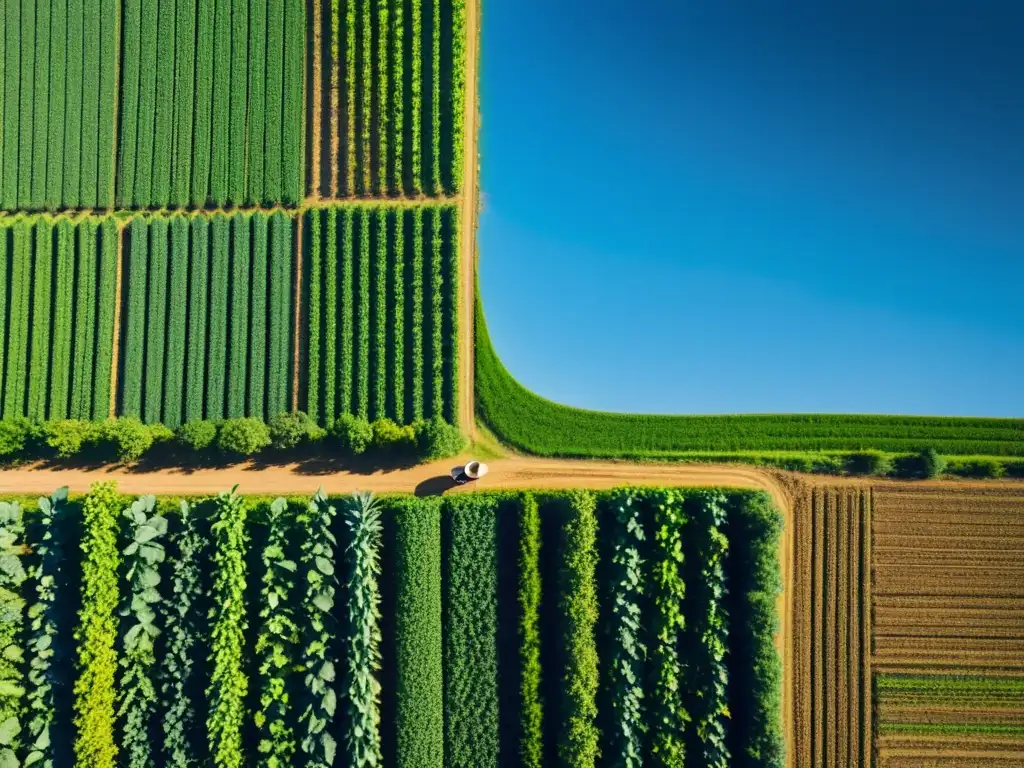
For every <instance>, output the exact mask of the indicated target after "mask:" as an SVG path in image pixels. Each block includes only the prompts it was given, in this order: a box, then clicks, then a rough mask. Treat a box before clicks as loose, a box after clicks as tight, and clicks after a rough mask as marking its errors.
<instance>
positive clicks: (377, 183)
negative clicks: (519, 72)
mask: <svg viewBox="0 0 1024 768" xmlns="http://www.w3.org/2000/svg"><path fill="white" fill-rule="evenodd" d="M311 8H312V13H313V14H314V18H313V19H312V20H311V29H312V33H313V39H312V46H311V47H312V49H313V60H312V63H311V68H310V80H311V82H310V83H309V84H308V88H309V89H310V117H309V120H310V124H311V126H312V130H311V132H310V133H311V143H312V147H311V160H310V168H311V173H310V179H309V193H310V194H311V195H317V196H320V197H325V198H327V197H329V198H337V197H352V196H360V197H365V196H375V197H378V196H407V197H419V196H422V195H427V196H439V195H455V194H458V193H459V192H460V190H461V189H462V185H463V179H462V174H463V153H464V151H465V149H464V137H463V119H462V116H463V111H464V109H465V105H466V88H467V78H466V68H467V64H468V61H467V58H466V56H467V53H466V52H467V35H469V34H471V33H472V31H471V30H469V29H468V28H467V18H468V11H467V2H466V0H383V1H380V2H378V1H376V0H342V2H333V3H327V2H323V1H322V0H318V1H317V2H314V3H312V4H311Z"/></svg>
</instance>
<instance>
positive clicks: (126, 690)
mask: <svg viewBox="0 0 1024 768" xmlns="http://www.w3.org/2000/svg"><path fill="white" fill-rule="evenodd" d="M123 516H124V517H125V518H127V520H128V525H129V528H130V535H131V537H132V542H131V543H130V544H129V545H128V546H127V547H125V549H124V552H123V554H124V560H125V563H126V564H127V566H128V572H127V580H128V584H129V590H128V594H127V595H126V597H125V604H124V605H122V607H121V616H122V622H121V629H122V638H121V648H122V657H121V667H122V668H123V670H124V672H123V673H122V675H121V681H120V700H121V701H120V707H119V708H118V716H119V717H121V718H123V720H122V723H123V725H122V729H121V742H122V743H121V746H122V747H123V748H124V750H125V752H127V763H128V765H130V766H133V768H145V766H148V765H151V764H152V762H153V745H152V741H151V738H150V730H151V727H152V722H153V719H154V714H155V712H156V704H157V685H156V679H155V677H156V676H155V672H156V669H157V659H156V654H155V652H154V650H155V643H156V638H157V637H158V636H159V635H160V632H161V628H160V624H161V622H160V621H159V619H158V618H157V609H159V608H160V605H159V603H161V602H162V600H163V596H162V595H161V594H160V582H161V579H160V564H161V563H163V562H164V560H165V559H166V549H165V547H164V543H163V541H162V540H163V539H164V537H165V536H166V534H167V518H165V517H163V516H162V515H161V514H159V513H158V512H157V510H156V497H154V496H143V497H142V498H140V499H139V500H137V501H136V502H134V503H133V504H132V505H131V506H130V507H129V508H128V509H127V510H125V512H124V515H123Z"/></svg>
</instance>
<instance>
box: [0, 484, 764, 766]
mask: <svg viewBox="0 0 1024 768" xmlns="http://www.w3.org/2000/svg"><path fill="white" fill-rule="evenodd" d="M18 501H19V500H15V499H7V500H4V501H3V502H0V538H2V539H3V540H4V541H5V542H7V544H6V546H8V547H10V548H11V550H10V551H11V552H17V554H14V555H11V554H7V555H6V556H7V557H8V558H10V560H9V562H8V564H7V566H5V568H4V569H3V571H2V573H0V587H2V589H0V602H2V603H3V608H4V610H3V611H0V644H2V645H3V647H2V649H0V650H2V651H3V658H4V659H5V660H8V661H9V660H10V659H12V658H14V656H15V655H16V654H20V653H22V652H23V651H24V650H29V651H30V656H31V659H32V666H31V669H30V670H26V669H25V668H24V667H22V666H20V665H18V664H13V665H12V664H9V663H7V661H5V662H4V663H2V664H0V712H2V713H3V714H4V717H5V718H8V717H12V718H13V723H14V724H16V725H17V726H19V728H20V730H19V729H17V728H13V727H12V726H8V727H7V733H8V734H12V733H13V734H14V735H13V736H9V737H8V738H7V739H6V740H5V741H4V743H3V744H0V750H8V751H10V753H11V755H12V756H16V757H17V758H18V759H19V760H24V761H25V764H31V763H32V762H35V761H42V762H43V764H46V762H47V761H51V760H52V761H54V764H58V765H66V764H71V761H72V760H74V764H76V765H103V766H112V765H115V764H122V763H124V764H129V765H147V764H170V765H178V764H181V765H186V764H202V765H216V766H241V765H254V764H262V763H263V762H264V761H268V760H273V759H274V758H276V759H278V760H281V761H283V764H286V765H295V764H300V763H301V764H303V765H305V764H313V765H331V764H339V763H344V764H351V765H373V764H380V762H381V760H383V761H384V764H388V765H397V766H410V768H412V767H415V768H419V766H424V765H441V764H448V763H449V762H450V763H451V764H452V765H474V766H495V767H496V766H498V765H512V764H517V763H520V762H521V763H522V764H526V765H539V764H556V763H557V764H570V765H583V764H592V762H591V761H592V760H593V758H594V756H596V755H597V753H598V750H600V751H601V754H602V755H603V756H604V758H605V759H607V760H609V761H618V759H619V758H620V757H624V756H627V755H631V754H632V755H636V756H637V757H638V758H643V759H648V760H651V761H652V764H658V765H673V766H674V765H679V764H681V760H682V759H683V755H685V759H686V763H687V764H688V765H701V766H725V765H727V764H732V762H731V760H736V761H740V762H743V761H744V760H746V759H747V758H748V757H752V756H756V757H755V759H756V761H757V763H756V764H758V765H762V766H781V765H782V764H783V762H782V759H783V752H782V726H781V720H780V709H779V702H778V699H777V693H776V694H772V691H774V690H775V689H776V686H777V684H778V680H779V675H780V674H781V667H780V660H779V657H778V655H777V652H776V649H775V647H774V644H773V631H774V626H775V621H776V619H775V616H774V604H775V597H776V595H777V594H778V590H779V570H778V569H779V562H778V554H777V553H778V550H777V538H778V535H779V533H780V530H781V515H780V513H779V512H778V511H777V510H776V509H775V508H774V507H773V506H772V505H771V503H770V501H769V500H768V497H767V496H765V495H762V494H756V493H750V492H728V493H724V492H719V491H713V490H686V489H661V490H659V489H645V490H630V489H621V490H618V491H614V492H608V493H601V494H597V495H595V494H591V493H588V492H585V491H571V492H566V493H556V494H538V495H536V496H535V495H533V494H531V493H528V492H522V493H504V494H474V495H473V496H460V497H455V498H450V499H445V500H442V499H438V498H433V499H415V498H413V497H388V498H384V499H381V500H379V501H378V502H377V503H376V504H375V505H369V504H367V503H366V502H367V500H366V499H363V500H362V502H360V501H359V500H357V499H352V498H342V499H328V498H327V497H326V496H323V495H322V494H319V493H318V494H317V495H316V496H314V497H313V498H312V499H309V498H305V499H300V498H294V499H278V500H274V501H271V500H270V499H259V498H253V499H250V498H246V497H244V496H239V495H237V494H235V493H223V494H221V495H220V496H219V497H216V498H212V499H210V498H206V499H186V500H184V501H182V500H179V499H159V500H158V499H155V498H154V497H152V496H148V497H142V498H139V499H131V498H126V497H123V496H119V495H118V494H117V491H116V488H115V487H114V486H113V484H111V483H99V484H97V485H95V486H94V487H93V488H92V490H91V491H90V492H89V494H87V495H86V496H85V497H81V498H68V496H67V490H66V489H62V490H59V491H57V492H56V493H54V494H53V495H52V496H51V497H48V498H43V499H40V500H38V501H35V500H28V499H22V500H20V501H21V505H23V506H21V505H19V504H18ZM527 595H533V596H534V598H533V599H526V596H527ZM684 596H685V598H684ZM765 607H767V608H768V610H767V611H766V610H764V609H765ZM64 632H70V633H73V635H74V637H75V638H76V639H77V642H76V643H57V642H53V643H52V649H51V652H50V653H47V654H40V653H38V651H39V649H40V648H47V647H49V646H50V642H51V641H52V640H53V639H54V638H55V637H57V636H59V635H58V633H64ZM57 691H66V692H67V695H66V696H64V695H60V696H57V695H56V692H57ZM16 692H17V693H16ZM752 693H754V694H755V695H756V697H755V698H752V696H751V694H752ZM126 701H127V702H130V706H127V707H125V706H123V704H122V702H126ZM58 734H60V738H57V735H58ZM51 737H52V738H51ZM5 754H6V752H5ZM335 754H337V759H335V758H334V757H333V756H334V755H335ZM362 755H369V756H371V757H376V760H373V759H366V758H364V759H356V757H357V756H362ZM528 756H533V758H536V759H530V758H529V757H528Z"/></svg>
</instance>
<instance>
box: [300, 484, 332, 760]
mask: <svg viewBox="0 0 1024 768" xmlns="http://www.w3.org/2000/svg"><path fill="white" fill-rule="evenodd" d="M334 517H335V508H334V505H333V504H331V503H330V501H329V499H328V498H327V496H326V494H324V493H323V492H322V491H317V493H316V495H314V496H313V499H312V501H310V502H309V504H308V506H307V508H306V514H305V515H303V516H302V517H300V518H299V521H300V524H301V525H302V527H303V528H304V529H305V530H306V535H305V537H304V538H303V539H302V543H301V544H300V545H299V568H300V578H301V581H302V583H303V584H305V593H304V594H303V596H302V603H301V605H302V617H303V622H302V625H301V627H300V632H299V642H300V643H301V649H302V650H301V656H300V658H301V660H302V670H303V672H304V676H303V683H302V685H303V694H304V695H303V703H302V705H301V711H300V714H299V723H300V728H301V729H303V730H304V732H302V738H301V740H300V742H299V745H300V747H301V749H302V752H303V753H304V754H305V756H306V764H307V765H308V766H310V768H327V767H328V766H330V765H331V764H332V763H333V762H334V756H335V753H336V751H337V740H336V739H335V738H334V736H333V735H332V734H331V730H330V729H329V728H328V726H329V725H330V723H331V721H332V720H333V718H334V714H335V710H336V707H337V693H336V692H335V689H334V684H335V683H336V681H337V667H336V665H335V659H334V647H335V643H336V641H337V637H338V628H337V621H336V619H335V618H334V614H333V611H334V604H335V595H336V593H337V586H338V576H337V572H336V568H335V565H334V562H335V547H336V546H337V540H336V539H335V536H334V532H333V528H334Z"/></svg>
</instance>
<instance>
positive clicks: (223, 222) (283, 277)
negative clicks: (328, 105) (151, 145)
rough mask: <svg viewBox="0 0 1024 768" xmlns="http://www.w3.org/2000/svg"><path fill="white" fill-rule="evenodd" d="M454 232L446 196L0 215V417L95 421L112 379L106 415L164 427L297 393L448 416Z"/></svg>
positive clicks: (264, 406) (263, 413) (352, 408)
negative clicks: (221, 209) (263, 207)
mask: <svg viewBox="0 0 1024 768" xmlns="http://www.w3.org/2000/svg"><path fill="white" fill-rule="evenodd" d="M300 222H301V223H303V224H304V226H303V227H301V228H300V226H299V224H300ZM300 229H301V234H300ZM457 233H458V211H457V209H456V208H455V207H454V206H452V205H449V204H441V205H417V206H402V207H396V206H387V207H382V206H374V205H361V204H332V205H327V206H317V207H313V208H308V209H306V210H305V212H299V211H288V210H281V209H278V210H274V211H266V212H264V211H259V210H257V211H239V212H234V213H230V214H224V213H212V214H208V213H200V212H194V213H177V214H164V213H157V214H145V215H142V214H135V215H131V216H123V215H107V216H103V217H97V216H79V217H73V216H68V215H57V216H52V215H50V214H29V215H25V214H19V215H16V216H11V217H6V218H0V265H5V267H4V269H2V270H0V280H3V284H2V285H0V304H2V306H0V314H2V316H3V317H4V318H5V320H6V323H5V325H4V327H3V329H2V331H3V335H2V337H0V356H2V357H0V374H2V376H3V378H2V379H0V393H2V400H0V403H2V413H3V416H4V417H11V416H27V417H29V418H31V419H34V420H38V421H43V420H57V419H65V418H78V419H105V418H107V416H108V415H110V404H111V383H112V382H113V386H114V390H113V404H114V414H115V415H123V416H134V417H137V418H139V419H141V420H142V421H144V422H146V423H149V424H157V423H160V424H165V425H167V426H169V427H172V428H174V427H177V426H178V425H180V424H182V423H184V422H186V421H190V420H194V419H206V420H210V421H218V420H221V419H224V418H237V417H240V416H256V417H259V418H261V419H264V420H268V419H269V418H270V417H272V416H274V415H275V414H278V413H282V412H285V411H289V410H291V408H292V404H293V402H294V401H295V399H296V398H297V397H298V398H299V405H300V407H303V408H305V409H307V410H308V412H309V413H310V415H311V416H313V417H314V418H316V419H317V420H319V421H320V422H321V423H322V424H324V425H325V426H329V425H330V423H331V422H332V421H333V420H334V419H335V418H336V417H337V416H339V415H341V414H343V413H353V414H360V415H363V416H367V417H369V418H371V419H376V418H382V417H388V418H391V419H393V420H394V421H396V422H398V423H403V424H404V423H410V422H412V421H415V420H418V419H423V418H430V417H431V416H434V415H438V416H441V417H442V418H444V419H446V420H448V421H449V422H454V421H455V419H456V415H457V409H456V405H455V403H456V397H457V395H458V370H459V369H458V360H457V354H456V344H455V341H454V339H455V336H456V334H457V327H458V319H457V308H458V307H457V303H458V300H457V295H456V289H457V280H456V276H457V273H458V257H457V242H458V237H457ZM300 236H301V242H300V241H299V238H300ZM119 243H120V245H119ZM297 252H301V253H302V254H303V262H304V264H303V267H302V270H301V279H302V284H301V285H300V286H298V292H297V290H296V283H295V278H296V274H297V270H296V263H295V258H296V253H297ZM119 254H120V259H121V262H122V265H121V284H120V295H121V308H120V313H119V318H118V324H117V327H116V328H115V323H114V320H115V318H114V314H115V304H116V301H115V295H116V293H117V290H118V285H117V276H116V271H117V262H118V258H119ZM297 295H299V296H301V297H302V302H303V308H304V313H301V314H300V313H296V311H295V310H296V307H295V301H296V296H297ZM296 322H299V323H300V325H299V326H296ZM296 343H298V345H299V347H300V349H299V350H298V352H299V356H300V359H301V360H303V361H304V367H303V369H302V370H301V371H297V370H296V369H295V360H296ZM115 354H116V359H117V360H118V365H117V367H116V370H115V371H113V375H112V371H111V366H112V364H113V363H112V361H113V360H114V359H115ZM296 386H301V396H300V395H299V391H298V390H296Z"/></svg>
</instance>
